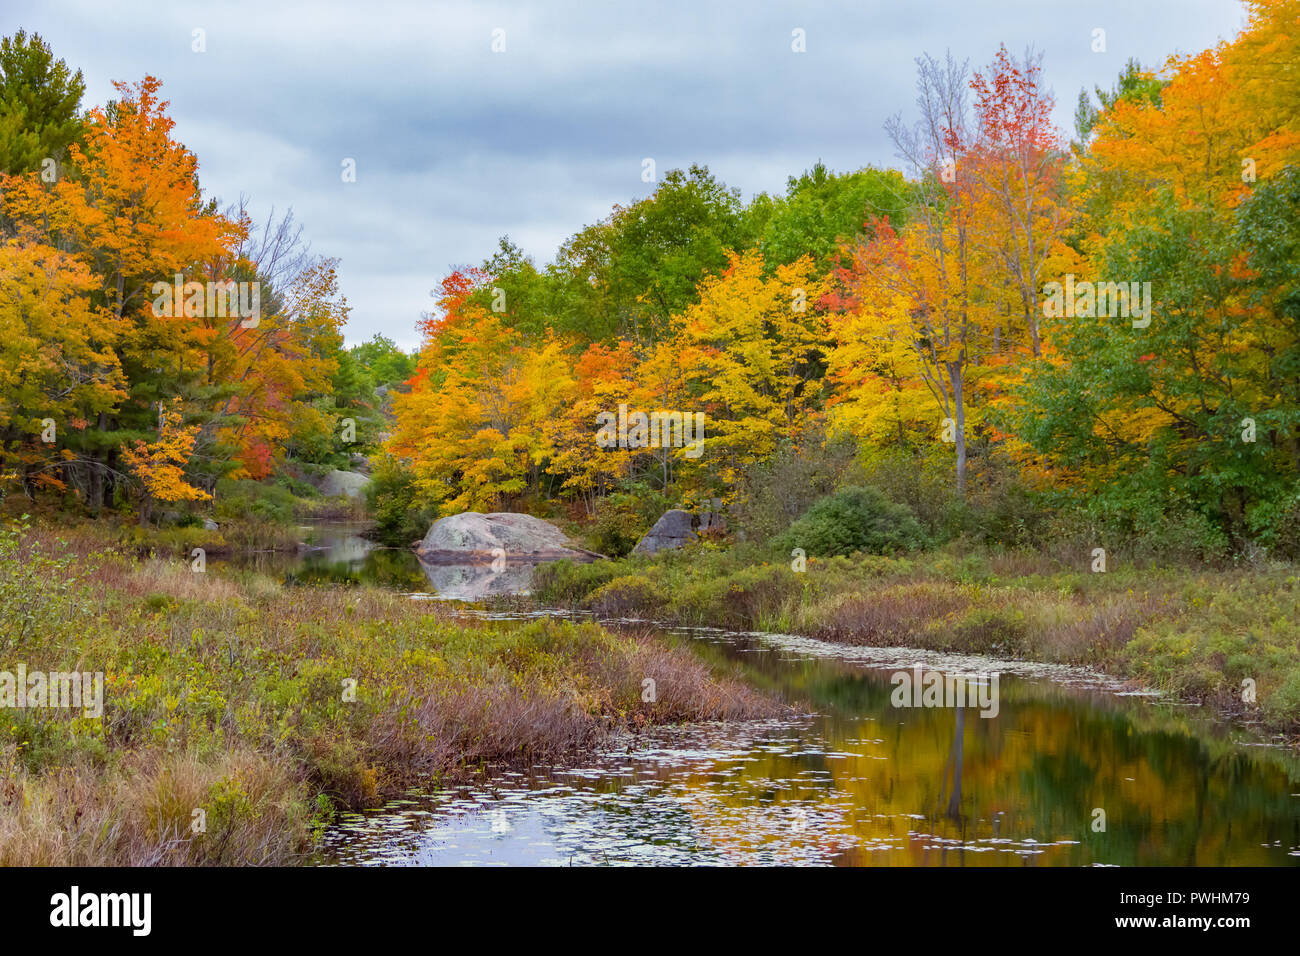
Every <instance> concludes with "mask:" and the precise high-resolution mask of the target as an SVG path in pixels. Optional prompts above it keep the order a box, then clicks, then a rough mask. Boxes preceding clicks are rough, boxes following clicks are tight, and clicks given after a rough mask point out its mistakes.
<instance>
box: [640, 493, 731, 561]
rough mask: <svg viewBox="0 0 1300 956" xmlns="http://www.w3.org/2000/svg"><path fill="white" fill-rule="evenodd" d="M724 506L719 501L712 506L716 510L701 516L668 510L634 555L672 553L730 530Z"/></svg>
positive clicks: (641, 541)
mask: <svg viewBox="0 0 1300 956" xmlns="http://www.w3.org/2000/svg"><path fill="white" fill-rule="evenodd" d="M721 504H722V503H721V502H720V501H718V500H716V499H715V500H714V501H713V502H711V505H710V507H711V508H712V510H710V511H702V512H700V514H699V515H698V516H697V515H693V514H691V513H690V512H689V511H682V510H681V509H680V508H674V509H672V510H671V511H665V512H664V513H663V517H661V518H660V519H659V520H658V521H656V522H655V526H654V527H653V528H651V529H650V530H649V531H647V532H646V535H645V537H644V538H642V539H641V540H640V541H638V542H637V543H636V547H635V548H633V549H632V553H633V554H657V553H658V552H660V551H672V550H675V549H677V548H683V547H685V546H686V545H688V544H690V543H691V542H692V541H698V540H699V539H700V535H701V534H720V533H722V532H724V531H726V529H727V523H726V521H725V520H723V517H722V514H721V513H720V512H719V511H718V508H719V507H721Z"/></svg>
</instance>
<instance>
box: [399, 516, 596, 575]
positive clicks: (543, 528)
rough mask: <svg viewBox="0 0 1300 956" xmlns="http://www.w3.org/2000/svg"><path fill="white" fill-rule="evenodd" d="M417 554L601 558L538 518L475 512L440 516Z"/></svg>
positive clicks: (463, 559) (437, 559) (486, 559)
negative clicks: (578, 545)
mask: <svg viewBox="0 0 1300 956" xmlns="http://www.w3.org/2000/svg"><path fill="white" fill-rule="evenodd" d="M416 553H417V554H418V555H419V556H420V560H421V561H427V562H430V563H440V564H481V563H490V562H492V561H494V560H504V561H505V562H507V563H509V562H519V561H528V562H536V561H561V560H566V559H567V560H572V561H592V560H595V559H597V558H601V557H604V555H599V554H596V553H595V552H592V551H586V550H584V549H582V548H579V547H577V546H576V545H575V544H574V543H573V542H572V541H570V540H569V538H568V536H567V535H565V533H564V532H563V531H561V530H560V529H559V528H557V527H555V525H553V524H551V523H550V522H548V521H543V520H542V519H541V518H534V517H533V516H532V515H521V514H511V513H509V512H493V513H492V514H480V513H479V512H477V511H465V512H462V513H461V514H458V515H449V516H448V517H446V518H439V519H438V520H437V521H435V522H434V523H433V525H432V527H430V528H429V533H428V534H426V535H425V536H424V540H423V541H421V542H420V544H419V547H417V548H416Z"/></svg>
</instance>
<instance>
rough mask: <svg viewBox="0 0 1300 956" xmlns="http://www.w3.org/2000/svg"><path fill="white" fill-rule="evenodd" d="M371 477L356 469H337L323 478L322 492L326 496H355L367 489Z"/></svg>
mask: <svg viewBox="0 0 1300 956" xmlns="http://www.w3.org/2000/svg"><path fill="white" fill-rule="evenodd" d="M368 484H370V479H369V478H368V477H366V476H365V475H362V474H358V473H357V472H355V471H339V470H338V469H335V470H334V471H331V472H329V473H328V474H326V475H325V477H324V478H322V479H321V483H320V493H321V494H322V495H324V496H325V497H326V498H338V497H348V498H355V497H357V496H358V495H360V494H361V493H362V492H364V491H365V490H366V485H368Z"/></svg>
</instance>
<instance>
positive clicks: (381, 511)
mask: <svg viewBox="0 0 1300 956" xmlns="http://www.w3.org/2000/svg"><path fill="white" fill-rule="evenodd" d="M366 501H367V502H368V503H369V505H370V509H371V512H372V513H373V514H374V518H375V535H376V537H377V538H378V539H379V540H380V541H382V542H383V543H384V544H386V545H389V546H390V547H398V548H400V547H406V546H407V545H408V544H410V543H411V542H412V541H414V540H416V539H417V538H423V537H424V536H425V535H426V534H427V533H428V531H429V526H430V525H431V524H432V523H433V522H434V521H435V520H436V519H437V517H438V509H437V506H436V505H435V504H434V503H433V502H429V501H424V500H422V499H421V498H420V496H419V495H418V493H417V491H416V487H415V474H414V473H413V472H412V471H411V469H410V468H408V467H407V466H406V465H404V464H403V463H402V462H401V461H399V460H398V459H396V458H391V457H385V458H383V459H380V460H378V461H376V462H375V464H374V468H373V470H372V473H371V475H370V484H369V485H367V486H366Z"/></svg>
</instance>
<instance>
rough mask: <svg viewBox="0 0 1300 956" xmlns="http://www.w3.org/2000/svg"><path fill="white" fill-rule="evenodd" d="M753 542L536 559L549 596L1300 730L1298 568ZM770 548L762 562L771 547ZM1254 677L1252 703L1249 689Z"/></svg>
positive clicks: (605, 613)
mask: <svg viewBox="0 0 1300 956" xmlns="http://www.w3.org/2000/svg"><path fill="white" fill-rule="evenodd" d="M772 557H773V556H772V555H771V554H770V552H767V553H765V552H763V551H761V550H760V549H757V548H750V549H746V548H743V547H742V548H737V549H733V550H730V551H714V550H709V549H707V548H699V549H691V550H688V551H685V552H678V553H670V554H665V555H661V556H659V557H656V558H652V559H650V558H642V559H636V558H629V559H622V560H617V561H607V562H597V563H595V564H590V565H572V564H568V563H564V564H557V565H553V566H550V567H545V568H542V569H539V572H538V574H537V575H536V576H535V578H534V582H533V588H534V595H535V597H536V598H537V599H539V600H540V601H542V602H544V603H551V604H561V605H570V606H575V607H584V608H590V609H592V610H594V611H595V612H596V613H597V614H598V615H599V616H601V617H610V618H619V617H638V618H652V619H656V620H661V621H667V622H671V623H678V624H703V625H711V626H716V627H725V628H736V629H743V630H768V631H779V632H784V633H794V634H803V635H808V636H812V637H818V638H823V639H826V640H831V641H839V642H843V643H849V644H870V645H900V646H911V647H921V648H929V649H935V650H950V651H967V652H978V653H982V654H989V655H993V656H995V657H1006V658H1020V659H1032V660H1040V661H1047V662H1061V663H1071V664H1086V665H1090V666H1093V667H1096V668H1098V669H1101V670H1104V671H1107V672H1109V673H1112V674H1116V675H1120V676H1125V677H1130V678H1133V679H1135V680H1137V681H1140V682H1142V683H1143V684H1144V685H1146V686H1149V687H1152V688H1156V689H1159V690H1162V691H1164V692H1166V693H1168V694H1171V695H1173V696H1176V697H1178V698H1181V699H1184V700H1189V701H1198V702H1205V703H1209V704H1211V705H1213V706H1216V707H1218V708H1219V709H1221V710H1222V711H1224V712H1226V713H1230V714H1233V715H1237V716H1243V717H1247V718H1251V719H1259V720H1261V721H1263V722H1264V724H1265V725H1266V726H1268V727H1270V728H1272V729H1276V730H1282V731H1288V732H1292V733H1294V732H1296V731H1298V730H1300V569H1297V568H1296V567H1294V566H1292V565H1288V564H1271V565H1267V566H1261V567H1251V568H1242V569H1237V568H1230V567H1219V568H1214V567H1210V566H1204V567H1196V568H1186V567H1185V568H1180V569H1174V568H1163V569H1162V568H1156V567H1150V568H1139V567H1136V566H1120V567H1114V568H1111V569H1110V570H1109V571H1107V572H1106V573H1093V572H1091V571H1089V570H1088V564H1087V563H1086V562H1079V564H1080V565H1081V567H1078V568H1067V567H1063V566H1062V564H1061V561H1060V559H1059V557H1054V556H1045V555H1039V554H1028V553H1008V554H994V553H984V552H970V553H962V552H960V551H957V550H955V549H951V550H946V551H932V552H926V553H922V554H919V555H913V556H909V557H882V556H855V557H835V558H829V559H825V560H818V559H813V558H810V559H808V561H807V567H806V571H804V572H802V573H799V572H796V571H794V570H793V569H792V567H791V565H790V563H788V562H781V563H778V562H776V561H774V560H771V559H772ZM765 559H767V560H765ZM1247 680H1250V681H1253V682H1254V690H1255V697H1256V701H1255V702H1254V703H1250V702H1247V701H1245V700H1243V688H1244V686H1247V685H1244V684H1243V682H1245V681H1247Z"/></svg>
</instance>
